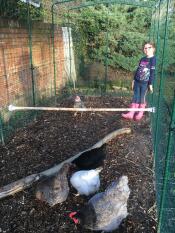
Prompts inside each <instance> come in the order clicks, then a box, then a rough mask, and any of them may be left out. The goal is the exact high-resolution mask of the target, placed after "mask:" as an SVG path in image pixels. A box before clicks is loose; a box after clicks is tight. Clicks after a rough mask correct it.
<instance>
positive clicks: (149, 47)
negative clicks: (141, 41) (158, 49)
mask: <svg viewBox="0 0 175 233" xmlns="http://www.w3.org/2000/svg"><path fill="white" fill-rule="evenodd" d="M143 51H144V53H145V55H146V56H147V57H153V56H154V52H155V48H154V47H153V46H152V45H151V44H145V45H144V48H143Z"/></svg>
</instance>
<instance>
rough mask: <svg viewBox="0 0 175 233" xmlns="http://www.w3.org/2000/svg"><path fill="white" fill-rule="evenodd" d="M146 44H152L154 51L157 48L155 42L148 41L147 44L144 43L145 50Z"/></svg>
mask: <svg viewBox="0 0 175 233" xmlns="http://www.w3.org/2000/svg"><path fill="white" fill-rule="evenodd" d="M146 44H150V45H151V46H152V47H153V48H154V49H155V48H156V45H155V43H154V42H153V41H146V42H144V44H143V48H144V46H145V45H146Z"/></svg>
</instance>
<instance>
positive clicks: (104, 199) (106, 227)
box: [69, 176, 130, 232]
mask: <svg viewBox="0 0 175 233" xmlns="http://www.w3.org/2000/svg"><path fill="white" fill-rule="evenodd" d="M129 194H130V189H129V187H128V177H127V176H121V177H120V178H119V180H116V181H114V182H113V183H112V184H111V185H110V186H109V187H108V188H107V189H106V190H105V192H102V193H97V194H96V195H95V196H93V197H92V198H91V199H90V200H89V201H88V203H87V204H86V205H85V206H84V207H83V208H82V209H81V210H80V211H78V212H72V213H70V214H69V217H70V218H71V219H72V220H73V221H74V223H75V224H81V225H82V226H83V227H84V228H86V229H91V230H93V231H104V232H111V231H113V230H115V229H117V228H118V227H119V225H120V223H121V222H122V220H123V219H124V218H126V216H127V215H128V212H127V200H128V198H129Z"/></svg>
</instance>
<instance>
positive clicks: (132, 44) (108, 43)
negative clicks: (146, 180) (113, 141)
mask: <svg viewBox="0 0 175 233" xmlns="http://www.w3.org/2000/svg"><path fill="white" fill-rule="evenodd" d="M34 2H35V1H34ZM40 2H41V1H40ZM35 3H36V2H35ZM16 4H17V5H16ZM174 5H175V1H174V0H161V1H144V0H143V1H139V0H135V1H130V0H127V1H126V0H123V1H122V0H113V1H112V0H111V1H88V2H87V1H84V0H79V1H69V0H67V1H59V2H58V1H57V2H56V1H55V2H54V3H51V1H45V0H43V1H42V4H41V5H40V6H39V7H36V6H35V5H32V4H31V2H30V3H29V2H28V4H27V5H26V3H25V1H16V3H15V1H12V0H11V1H2V0H1V1H0V6H1V8H0V16H1V21H0V32H1V33H0V35H2V34H3V33H6V36H4V37H3V36H1V40H2V44H3V43H7V42H8V41H9V43H10V44H8V46H4V47H3V46H2V48H1V47H0V56H1V57H2V59H1V64H2V65H1V66H0V69H1V70H0V71H1V73H0V85H1V86H2V87H3V86H6V89H2V91H1V94H2V98H1V99H0V101H1V102H0V103H1V107H2V108H1V112H0V135H1V136H0V141H1V142H2V143H5V141H6V139H8V137H9V136H10V135H11V133H12V132H14V130H15V129H17V128H19V127H22V126H23V125H26V124H27V123H29V122H30V121H31V120H34V119H35V117H36V115H37V114H38V113H37V112H36V111H34V112H16V113H14V112H13V113H10V112H9V111H8V108H7V107H8V105H9V104H16V105H24V106H39V105H42V106H43V105H47V106H52V105H55V104H56V100H57V98H58V97H60V98H63V97H64V96H67V95H71V94H72V93H83V94H86V95H89V94H90V95H92V94H95V95H97V94H98V95H118V96H129V95H130V94H131V92H130V85H131V80H132V77H133V71H134V70H135V67H136V66H137V62H138V60H139V58H140V56H141V52H135V51H141V48H142V43H143V41H145V40H147V39H148V38H150V39H151V40H154V41H155V42H156V47H157V48H156V56H157V67H156V79H155V82H154V94H153V95H151V96H149V105H152V106H155V107H156V113H155V114H152V116H151V123H152V124H151V126H152V137H153V145H154V148H153V149H154V168H155V188H156V204H157V210H158V232H160V233H173V232H174V225H175V187H174V184H175V94H174V91H175V15H174V12H175V8H174ZM46 6H47V8H45V7H46ZM137 9H141V10H137ZM124 12H125V13H126V12H128V18H129V19H130V22H129V21H127V20H128V18H124ZM79 14H81V16H82V17H81V18H79ZM145 15H146V16H147V22H143V25H144V28H143V30H141V29H138V28H137V22H138V19H141V18H142V16H145ZM151 16H152V19H151V20H150V17H151ZM75 19H76V20H75ZM82 19H83V20H82ZM11 20H13V21H11ZM44 20H45V22H44ZM125 21H127V24H125V23H124V22H125ZM119 22H120V23H119ZM133 22H135V24H133ZM150 23H151V24H150ZM87 25H88V27H87ZM89 25H90V26H89ZM94 25H95V27H94ZM89 28H90V29H91V30H90V31H88V29H89ZM147 28H149V29H150V30H149V31H147ZM19 29H20V30H19ZM9 30H10V31H9ZM21 30H22V32H23V33H22V35H21V34H20V31H21ZM85 32H86V37H85V36H84V35H85ZM10 33H12V34H13V36H11V34H10ZM136 33H137V39H136V36H135V34H136ZM60 34H62V35H63V39H64V40H63V41H64V56H61V51H62V50H63V47H60V45H59V44H60V41H59V35H60ZM87 35H88V36H87ZM19 38H21V39H19ZM41 38H42V43H41ZM96 38H98V40H95V39H96ZM17 41H18V42H17ZM11 47H13V49H14V48H18V49H17V50H11ZM20 47H21V48H20ZM19 49H21V50H20V51H19ZM43 50H44V51H47V56H46V55H44V53H42V51H43ZM19 54H20V56H19ZM63 64H64V65H63ZM116 68H117V69H116ZM116 70H117V72H116ZM119 71H120V72H119ZM29 77H30V78H29ZM16 87H18V89H17V90H16V89H15V88H16Z"/></svg>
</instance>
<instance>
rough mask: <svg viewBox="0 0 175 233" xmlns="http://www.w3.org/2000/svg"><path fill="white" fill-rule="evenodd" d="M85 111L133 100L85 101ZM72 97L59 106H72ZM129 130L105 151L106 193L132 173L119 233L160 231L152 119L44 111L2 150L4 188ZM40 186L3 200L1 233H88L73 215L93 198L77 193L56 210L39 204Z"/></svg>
mask: <svg viewBox="0 0 175 233" xmlns="http://www.w3.org/2000/svg"><path fill="white" fill-rule="evenodd" d="M84 102H85V105H86V107H107V108H109V107H112V108H114V107H122V106H123V107H126V106H127V105H128V101H127V100H126V99H124V98H116V97H86V98H85V101H84ZM72 104H73V103H72V99H70V98H69V99H65V100H64V101H62V102H59V103H58V106H65V107H72ZM123 127H130V128H131V129H132V133H131V134H129V135H122V136H120V137H117V138H114V139H113V140H111V141H110V142H109V143H108V144H107V147H106V156H107V158H106V160H105V164H104V169H103V170H102V172H101V173H100V178H101V187H100V191H104V189H105V188H106V187H107V186H108V185H109V184H110V183H111V182H112V181H113V180H114V179H115V178H116V177H119V176H121V175H127V176H128V179H129V187H130V189H131V194H130V197H129V201H128V212H129V215H128V217H127V218H126V219H125V220H124V221H123V222H122V224H121V225H120V227H119V229H117V230H115V231H114V232H115V233H119V232H120V233H153V232H156V221H155V209H154V208H152V207H153V206H154V203H155V191H154V185H153V170H152V166H153V155H152V142H151V133H150V121H149V115H148V113H146V115H145V116H144V119H143V120H142V121H141V122H139V123H138V122H131V121H125V120H123V119H122V118H121V113H114V112H103V113H102V112H96V113H90V112H87V113H86V112H84V113H82V114H81V113H78V114H77V115H76V116H74V113H72V112H43V114H42V115H40V116H39V117H38V118H37V119H36V120H35V121H33V122H32V123H30V124H29V125H28V126H26V127H24V128H22V129H19V130H17V132H16V133H15V135H14V136H13V137H12V138H11V140H10V141H9V142H8V143H7V144H6V145H5V146H0V170H1V179H0V186H1V187H2V186H3V185H6V184H9V183H11V182H13V181H16V180H18V179H20V178H23V177H25V176H27V175H30V174H33V173H38V172H41V171H43V170H46V169H48V168H51V167H52V166H54V165H56V164H59V163H60V162H62V161H64V160H65V159H67V158H69V157H71V156H73V155H75V154H77V153H78V152H80V151H83V150H85V149H87V148H89V147H90V146H92V145H94V144H95V143H96V142H98V141H99V140H100V139H102V138H103V137H104V136H106V135H107V134H108V133H110V132H112V131H114V130H116V129H120V128H123ZM34 191H35V187H31V188H29V189H26V190H25V191H23V192H20V193H17V194H16V195H14V196H11V197H7V198H5V199H3V200H0V232H4V233H8V232H14V233H22V232H25V233H51V232H53V233H58V232H59V233H63V232H64V233H75V232H77V233H88V232H92V231H89V230H85V229H83V228H81V227H78V228H77V227H76V226H75V225H74V223H73V222H72V221H71V220H70V219H69V217H68V215H69V213H70V212H72V211H73V210H77V209H79V208H81V206H82V205H83V204H84V203H86V202H87V200H89V198H90V197H87V198H85V197H83V196H79V197H76V196H75V195H74V193H75V191H74V190H73V188H72V187H71V190H70V193H69V196H68V198H67V200H66V201H65V202H63V203H61V204H58V205H56V206H54V207H52V208H51V207H49V206H47V205H46V204H44V203H41V202H39V201H37V200H36V199H35V197H34Z"/></svg>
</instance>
